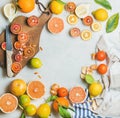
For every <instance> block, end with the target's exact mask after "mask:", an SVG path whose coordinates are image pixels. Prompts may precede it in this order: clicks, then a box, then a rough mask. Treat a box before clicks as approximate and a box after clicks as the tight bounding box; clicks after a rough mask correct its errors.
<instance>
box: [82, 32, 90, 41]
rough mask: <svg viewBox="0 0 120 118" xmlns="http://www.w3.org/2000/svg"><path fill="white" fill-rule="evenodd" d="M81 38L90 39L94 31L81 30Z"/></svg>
mask: <svg viewBox="0 0 120 118" xmlns="http://www.w3.org/2000/svg"><path fill="white" fill-rule="evenodd" d="M81 38H82V39H83V40H90V39H91V38H92V32H91V31H89V30H83V31H82V32H81Z"/></svg>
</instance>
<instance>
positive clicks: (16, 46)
mask: <svg viewBox="0 0 120 118" xmlns="http://www.w3.org/2000/svg"><path fill="white" fill-rule="evenodd" d="M14 48H15V49H17V50H20V49H21V48H22V44H21V43H20V42H19V41H16V42H15V43H14Z"/></svg>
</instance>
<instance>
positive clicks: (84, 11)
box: [75, 4, 90, 18]
mask: <svg viewBox="0 0 120 118" xmlns="http://www.w3.org/2000/svg"><path fill="white" fill-rule="evenodd" d="M89 8H90V4H81V5H78V6H77V7H76V9H75V14H76V15H77V16H78V17H79V18H84V17H86V16H87V15H88V14H89Z"/></svg>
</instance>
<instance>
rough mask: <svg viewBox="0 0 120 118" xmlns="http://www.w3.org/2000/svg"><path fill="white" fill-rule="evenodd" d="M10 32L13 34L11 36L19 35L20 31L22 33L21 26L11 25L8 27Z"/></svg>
mask: <svg viewBox="0 0 120 118" xmlns="http://www.w3.org/2000/svg"><path fill="white" fill-rule="evenodd" d="M10 31H11V32H12V33H13V34H19V33H20V32H21V31H22V26H21V25H20V24H18V23H13V24H12V25H11V26H10Z"/></svg>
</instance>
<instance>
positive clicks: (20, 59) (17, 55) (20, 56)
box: [15, 53, 23, 62]
mask: <svg viewBox="0 0 120 118" xmlns="http://www.w3.org/2000/svg"><path fill="white" fill-rule="evenodd" d="M22 59H23V56H22V55H21V54H19V53H18V54H16V55H15V61H17V62H20V61H22Z"/></svg>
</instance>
